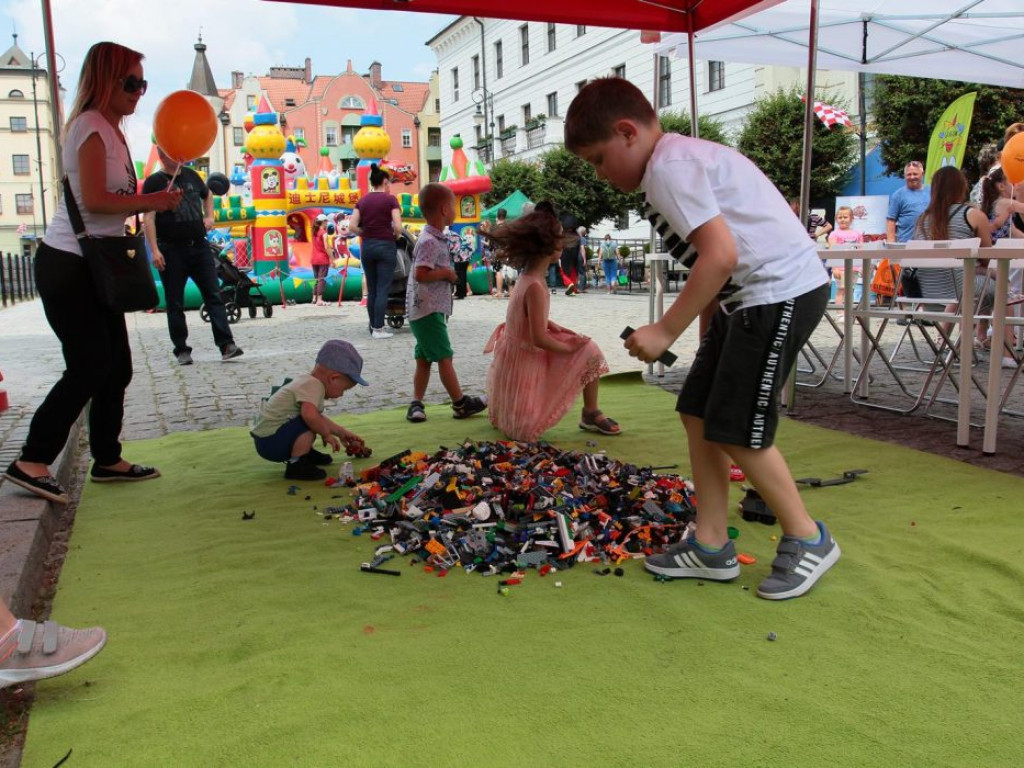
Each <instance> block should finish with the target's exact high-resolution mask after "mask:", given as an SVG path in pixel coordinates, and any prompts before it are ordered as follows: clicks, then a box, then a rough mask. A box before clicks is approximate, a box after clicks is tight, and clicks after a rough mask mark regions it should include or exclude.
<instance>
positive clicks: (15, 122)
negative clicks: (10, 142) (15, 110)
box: [11, 117, 28, 133]
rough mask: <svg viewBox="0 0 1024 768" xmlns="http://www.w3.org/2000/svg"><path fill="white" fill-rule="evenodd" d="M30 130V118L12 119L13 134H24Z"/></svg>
mask: <svg viewBox="0 0 1024 768" xmlns="http://www.w3.org/2000/svg"><path fill="white" fill-rule="evenodd" d="M27 130H28V118H27V117H12V118H11V132H12V133H24V132H25V131H27Z"/></svg>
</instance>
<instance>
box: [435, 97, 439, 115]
mask: <svg viewBox="0 0 1024 768" xmlns="http://www.w3.org/2000/svg"><path fill="white" fill-rule="evenodd" d="M434 114H436V115H439V114H441V100H440V99H434Z"/></svg>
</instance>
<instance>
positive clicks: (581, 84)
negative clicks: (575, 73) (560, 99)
mask: <svg viewBox="0 0 1024 768" xmlns="http://www.w3.org/2000/svg"><path fill="white" fill-rule="evenodd" d="M587 82H588V81H587V80H580V81H579V82H578V83H576V93H579V92H580V91H582V90H583V89H584V87H586V85H587Z"/></svg>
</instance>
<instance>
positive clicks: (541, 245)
mask: <svg viewBox="0 0 1024 768" xmlns="http://www.w3.org/2000/svg"><path fill="white" fill-rule="evenodd" d="M484 237H486V238H487V239H488V240H490V242H491V244H492V245H493V246H494V248H495V249H496V250H497V252H498V253H497V259H498V261H500V262H502V263H503V264H508V265H509V266H511V267H514V268H516V269H518V270H523V269H528V268H529V267H531V266H533V265H534V264H536V263H537V262H541V261H547V260H548V259H550V258H551V254H553V253H556V252H561V250H562V246H563V245H564V244H565V240H566V237H565V235H564V234H563V233H562V225H561V224H559V223H558V219H556V218H555V216H554V215H553V214H552V213H550V212H549V211H548V210H546V209H538V210H534V212H533V213H529V214H527V215H526V216H521V217H519V218H518V219H514V220H513V221H510V222H508V223H507V224H502V225H501V226H499V227H495V228H493V229H491V230H490V231H489V232H486V233H484Z"/></svg>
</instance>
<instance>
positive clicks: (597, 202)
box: [531, 147, 640, 228]
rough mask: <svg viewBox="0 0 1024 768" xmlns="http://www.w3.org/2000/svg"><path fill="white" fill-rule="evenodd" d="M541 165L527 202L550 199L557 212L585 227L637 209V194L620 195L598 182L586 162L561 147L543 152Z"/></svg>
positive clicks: (638, 198)
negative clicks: (535, 188)
mask: <svg viewBox="0 0 1024 768" xmlns="http://www.w3.org/2000/svg"><path fill="white" fill-rule="evenodd" d="M541 164H542V168H543V171H542V176H541V187H540V190H539V191H538V194H537V197H533V198H531V199H533V200H543V199H545V198H546V199H548V200H551V202H552V203H554V206H555V208H556V209H557V210H559V211H567V212H569V213H572V214H574V215H575V216H576V218H578V219H579V220H580V224H582V225H583V226H585V227H588V228H589V227H590V226H592V225H594V224H596V223H597V222H599V221H601V219H605V218H614V217H617V216H621V215H623V214H624V213H626V212H628V211H630V210H637V209H639V207H640V195H639V194H638V193H636V192H634V193H631V194H624V193H622V192H619V191H618V190H617V189H615V188H614V187H612V186H611V185H610V184H608V183H607V182H605V181H603V180H601V179H598V178H597V174H596V173H594V169H593V168H592V167H591V166H590V164H589V163H587V161H586V160H582V159H581V158H579V157H577V156H576V155H574V154H573V153H572V152H570V151H569V150H567V149H565V147H557V148H556V149H552V150H549V151H547V152H545V153H544V154H543V155H542V156H541Z"/></svg>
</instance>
